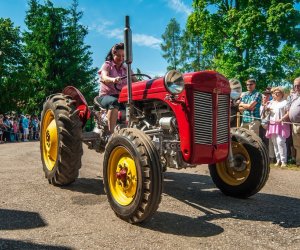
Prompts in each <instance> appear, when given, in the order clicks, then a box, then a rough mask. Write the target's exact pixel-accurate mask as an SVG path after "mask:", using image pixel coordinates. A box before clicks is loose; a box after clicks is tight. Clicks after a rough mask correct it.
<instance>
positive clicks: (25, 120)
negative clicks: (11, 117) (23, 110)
mask: <svg viewBox="0 0 300 250" xmlns="http://www.w3.org/2000/svg"><path fill="white" fill-rule="evenodd" d="M28 116H29V115H26V116H23V117H22V128H23V138H24V141H28V135H29V120H28Z"/></svg>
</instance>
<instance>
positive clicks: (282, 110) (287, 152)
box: [231, 77, 300, 167]
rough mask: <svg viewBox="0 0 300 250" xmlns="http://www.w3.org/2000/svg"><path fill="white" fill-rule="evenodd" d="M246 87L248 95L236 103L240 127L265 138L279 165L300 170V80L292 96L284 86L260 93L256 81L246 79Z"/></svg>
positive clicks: (244, 94) (270, 152) (296, 82)
mask: <svg viewBox="0 0 300 250" xmlns="http://www.w3.org/2000/svg"><path fill="white" fill-rule="evenodd" d="M233 81H234V82H236V81H237V80H236V79H232V80H231V82H233ZM246 87H247V92H245V93H243V94H242V96H241V98H240V99H239V101H238V102H236V104H237V107H238V109H239V111H240V113H241V115H242V121H241V127H244V128H247V129H249V130H251V131H252V132H254V133H255V134H257V135H258V136H260V137H261V138H262V140H263V142H264V143H265V144H266V146H267V147H268V148H269V157H270V160H271V161H272V162H274V163H275V165H276V166H281V167H286V166H287V164H288V163H291V164H296V165H297V166H299V167H300V77H298V78H296V79H295V80H294V84H293V88H292V89H291V91H290V93H286V92H285V89H284V88H283V87H273V88H271V87H268V88H267V89H266V90H265V91H264V92H263V93H260V92H259V91H258V90H257V89H256V81H255V80H254V79H249V80H247V81H246Z"/></svg>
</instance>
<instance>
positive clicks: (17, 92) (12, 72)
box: [0, 18, 27, 114]
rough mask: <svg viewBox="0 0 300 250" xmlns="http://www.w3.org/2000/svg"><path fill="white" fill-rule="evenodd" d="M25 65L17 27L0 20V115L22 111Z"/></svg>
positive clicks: (6, 20) (25, 77) (2, 19)
mask: <svg viewBox="0 0 300 250" xmlns="http://www.w3.org/2000/svg"><path fill="white" fill-rule="evenodd" d="M25 64H26V60H25V56H24V50H23V44H22V40H21V35H20V29H19V27H14V25H13V23H12V21H11V20H10V19H4V18H0V96H1V98H0V114H3V113H5V112H8V111H12V110H14V111H20V109H22V104H23V103H24V92H23V90H24V86H25V85H26V82H27V74H26V72H25V71H24V65H25Z"/></svg>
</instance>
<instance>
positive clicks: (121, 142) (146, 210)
mask: <svg viewBox="0 0 300 250" xmlns="http://www.w3.org/2000/svg"><path fill="white" fill-rule="evenodd" d="M103 179H104V187H105V191H106V194H107V198H108V201H109V203H110V206H111V207H112V209H113V210H114V212H115V213H116V215H117V216H118V217H120V218H121V219H123V220H125V221H127V222H130V223H138V222H142V221H144V220H146V219H149V218H150V217H151V216H152V215H153V214H154V212H155V211H156V210H157V208H158V205H159V203H160V200H161V193H162V169H161V165H160V160H159V155H158V152H157V150H156V149H155V146H154V145H153V143H152V141H151V140H150V138H149V137H148V136H146V135H145V134H144V133H143V132H141V131H139V130H137V129H130V128H125V129H121V130H119V131H116V132H115V133H114V134H113V135H112V137H111V138H110V140H109V141H108V143H107V146H106V149H105V153H104V162H103Z"/></svg>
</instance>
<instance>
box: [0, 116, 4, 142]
mask: <svg viewBox="0 0 300 250" xmlns="http://www.w3.org/2000/svg"><path fill="white" fill-rule="evenodd" d="M3 130H4V124H3V115H0V143H3V142H4V141H3Z"/></svg>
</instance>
